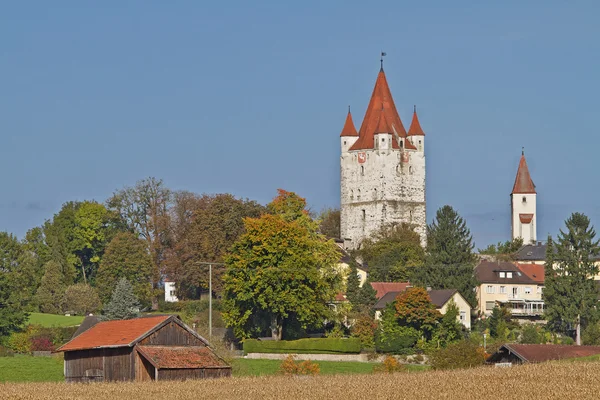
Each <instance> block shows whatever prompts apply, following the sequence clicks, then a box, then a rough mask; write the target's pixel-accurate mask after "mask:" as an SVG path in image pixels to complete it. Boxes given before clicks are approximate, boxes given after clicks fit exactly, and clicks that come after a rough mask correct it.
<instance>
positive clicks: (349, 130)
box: [340, 107, 358, 137]
mask: <svg viewBox="0 0 600 400" xmlns="http://www.w3.org/2000/svg"><path fill="white" fill-rule="evenodd" d="M341 136H358V132H357V131H356V127H355V126H354V122H353V121H352V113H351V112H350V107H348V115H347V116H346V122H345V123H344V128H342V133H340V137H341Z"/></svg>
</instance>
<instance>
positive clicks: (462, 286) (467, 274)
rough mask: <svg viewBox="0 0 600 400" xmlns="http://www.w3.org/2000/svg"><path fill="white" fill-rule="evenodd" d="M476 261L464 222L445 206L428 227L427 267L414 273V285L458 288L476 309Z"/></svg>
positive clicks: (415, 270) (470, 238)
mask: <svg viewBox="0 0 600 400" xmlns="http://www.w3.org/2000/svg"><path fill="white" fill-rule="evenodd" d="M476 262H477V256H476V255H475V254H474V253H473V238H472V236H471V232H470V231H469V229H468V228H467V224H466V222H465V220H464V219H463V218H462V217H460V215H458V213H457V212H456V211H454V209H452V207H450V206H443V207H442V208H440V209H439V210H438V211H437V213H436V217H435V220H434V222H433V223H432V224H431V225H429V226H428V227H427V250H426V255H425V265H424V266H423V267H421V268H415V269H414V270H413V273H412V277H411V282H412V283H414V284H415V285H420V286H428V287H431V288H432V289H457V290H458V291H459V292H460V294H461V295H462V296H463V297H464V298H465V300H467V301H468V302H469V303H470V304H471V305H472V306H474V305H476V304H477V299H476V297H475V292H474V288H475V287H476V286H477V280H476V279H475V275H474V267H475V263H476Z"/></svg>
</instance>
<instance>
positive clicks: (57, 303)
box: [36, 261, 66, 314]
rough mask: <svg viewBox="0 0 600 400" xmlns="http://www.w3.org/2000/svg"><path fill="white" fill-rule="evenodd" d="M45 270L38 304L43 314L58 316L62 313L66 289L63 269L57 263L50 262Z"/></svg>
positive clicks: (37, 294)
mask: <svg viewBox="0 0 600 400" xmlns="http://www.w3.org/2000/svg"><path fill="white" fill-rule="evenodd" d="M44 269H45V272H44V277H43V278H42V284H41V285H40V287H39V288H38V290H37V293H36V302H37V304H39V307H40V311H41V312H44V313H50V314H58V313H60V312H61V311H62V309H61V305H62V301H63V296H64V294H65V289H66V285H65V276H64V274H63V268H62V266H61V265H60V263H58V262H56V261H48V262H47V263H46V265H44Z"/></svg>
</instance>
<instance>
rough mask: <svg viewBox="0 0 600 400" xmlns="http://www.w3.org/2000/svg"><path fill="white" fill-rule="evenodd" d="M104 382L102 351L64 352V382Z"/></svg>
mask: <svg viewBox="0 0 600 400" xmlns="http://www.w3.org/2000/svg"><path fill="white" fill-rule="evenodd" d="M103 380H104V353H103V351H102V350H78V351H68V352H65V381H67V382H90V381H103Z"/></svg>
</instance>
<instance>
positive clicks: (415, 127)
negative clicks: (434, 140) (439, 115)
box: [408, 106, 425, 136]
mask: <svg viewBox="0 0 600 400" xmlns="http://www.w3.org/2000/svg"><path fill="white" fill-rule="evenodd" d="M408 136H425V132H423V128H421V124H420V123H419V117H418V116H417V106H415V108H414V111H413V117H412V121H411V123H410V128H408Z"/></svg>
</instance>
